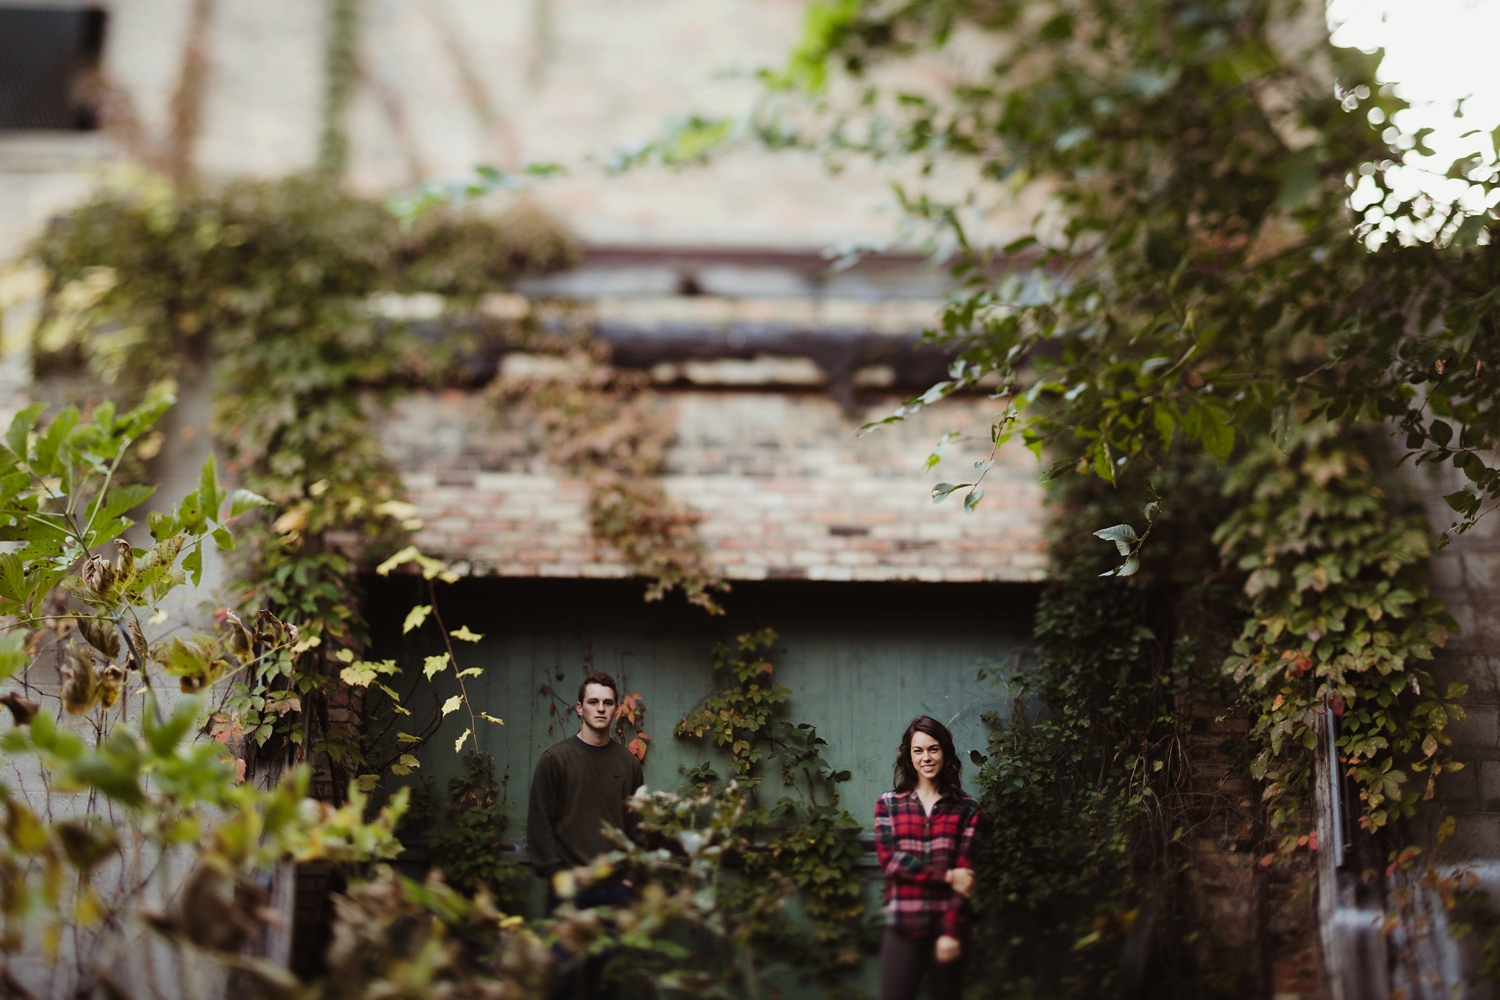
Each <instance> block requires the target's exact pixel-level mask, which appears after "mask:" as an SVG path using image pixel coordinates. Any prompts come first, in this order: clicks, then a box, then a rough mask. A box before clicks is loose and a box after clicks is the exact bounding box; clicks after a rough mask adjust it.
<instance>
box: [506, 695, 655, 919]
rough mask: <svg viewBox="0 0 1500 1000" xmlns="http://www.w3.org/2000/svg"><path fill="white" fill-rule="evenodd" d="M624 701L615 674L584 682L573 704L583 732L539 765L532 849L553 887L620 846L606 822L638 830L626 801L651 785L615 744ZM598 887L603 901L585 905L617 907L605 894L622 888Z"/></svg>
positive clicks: (536, 866)
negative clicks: (562, 875)
mask: <svg viewBox="0 0 1500 1000" xmlns="http://www.w3.org/2000/svg"><path fill="white" fill-rule="evenodd" d="M619 703H620V698H619V688H618V687H616V685H615V679H614V678H613V677H611V676H609V675H608V674H601V673H599V672H598V671H595V672H594V673H591V674H589V675H588V676H587V677H585V678H584V679H583V683H582V684H580V685H578V703H577V704H576V705H574V706H573V710H574V711H576V712H577V713H578V715H579V718H580V719H581V720H582V724H581V725H580V726H579V727H578V734H577V735H576V736H572V737H569V738H568V739H565V740H563V741H562V742H561V743H558V744H556V745H555V746H553V747H550V748H549V749H548V750H547V751H546V752H545V753H543V754H542V759H541V760H539V761H537V764H536V774H535V775H534V776H533V777H532V779H531V805H530V808H529V809H528V811H527V815H526V845H527V850H528V853H529V854H530V858H531V867H532V869H533V870H534V871H535V872H536V873H537V874H538V875H540V876H541V877H542V878H544V879H547V881H548V883H549V885H550V883H551V880H552V876H553V875H555V874H557V873H558V872H560V871H562V870H564V869H567V868H576V867H578V866H579V865H586V864H588V863H589V862H591V861H593V860H594V858H595V857H597V856H598V855H600V854H605V853H607V852H609V851H612V850H614V849H615V848H616V846H617V845H615V844H614V843H613V842H611V841H610V839H609V838H608V837H606V836H605V834H604V827H605V824H609V825H610V826H613V827H616V828H618V829H621V830H625V831H626V832H627V833H628V832H629V831H630V830H631V828H632V827H633V826H634V820H633V816H632V814H631V813H630V811H629V810H628V809H627V808H626V807H625V800H626V799H627V798H629V797H630V796H631V795H633V794H634V793H635V790H636V789H637V788H640V787H641V785H643V784H644V783H645V777H644V775H643V773H642V771H641V762H640V761H638V760H636V759H635V756H634V755H633V754H631V752H630V751H629V750H626V749H625V748H624V747H623V746H621V745H620V744H619V743H616V742H615V741H614V740H612V739H610V736H609V727H610V726H611V725H613V724H614V721H615V713H616V712H617V711H618V709H619ZM595 888H597V889H598V890H602V893H601V894H600V896H601V898H600V899H599V900H598V901H592V900H589V901H586V900H583V899H580V900H578V902H579V904H580V905H582V906H597V905H600V904H603V903H606V902H614V900H613V899H607V898H605V897H607V896H609V895H610V890H611V889H613V890H614V892H619V890H620V888H621V887H608V886H599V887H595ZM627 894H628V890H627ZM589 895H590V896H592V895H595V893H589Z"/></svg>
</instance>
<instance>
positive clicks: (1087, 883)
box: [974, 456, 1253, 998]
mask: <svg viewBox="0 0 1500 1000" xmlns="http://www.w3.org/2000/svg"><path fill="white" fill-rule="evenodd" d="M1151 485H1153V484H1148V483H1142V482H1139V481H1138V480H1137V479H1136V478H1135V477H1134V474H1133V473H1132V474H1128V476H1127V479H1126V482H1125V483H1123V484H1122V488H1121V489H1120V490H1118V491H1116V490H1113V489H1110V488H1109V487H1108V486H1107V485H1105V484H1102V483H1100V482H1099V480H1097V479H1093V480H1088V479H1082V478H1080V477H1074V478H1070V479H1067V480H1062V481H1059V482H1056V483H1054V484H1052V486H1051V487H1050V489H1049V509H1050V523H1049V531H1048V542H1049V544H1048V553H1049V562H1050V568H1049V577H1050V578H1051V581H1052V582H1050V583H1049V584H1048V586H1047V587H1046V588H1045V589H1044V591H1043V592H1042V594H1041V597H1040V599H1039V601H1038V603H1037V609H1036V613H1035V618H1034V636H1035V646H1034V647H1033V648H1032V649H1030V650H1028V651H1025V652H1024V653H1023V655H1022V656H1021V657H1020V658H1018V661H1017V662H1016V663H1015V664H1013V665H1011V666H1009V667H1008V668H1004V669H1000V670H997V669H996V668H993V667H987V668H985V669H984V670H983V671H981V679H985V677H989V676H995V677H996V679H997V681H1000V682H1003V683H1004V684H1005V685H1006V687H1007V689H1008V693H1009V694H1010V696H1011V701H1012V708H1011V712H1010V716H1009V718H1008V719H1005V720H1002V719H1001V718H999V717H997V716H990V717H988V718H987V719H986V722H987V723H988V724H989V726H990V727H991V734H990V739H989V745H988V747H987V752H986V753H985V754H983V755H977V756H976V759H975V762H976V763H978V764H980V769H979V776H978V787H979V796H980V802H981V805H982V807H983V814H982V815H983V822H982V823H981V826H980V832H979V839H978V841H977V851H976V871H977V876H978V882H979V888H978V890H977V892H976V894H975V901H976V902H975V909H976V916H977V926H976V928H975V931H974V941H975V951H974V954H975V956H976V959H975V961H977V962H978V963H979V967H980V969H981V971H980V973H979V975H978V981H979V982H980V983H982V984H983V987H982V993H983V995H985V996H990V997H996V998H1011V997H1026V996H1035V995H1043V996H1060V997H1095V996H1111V995H1132V994H1133V993H1134V992H1135V991H1136V990H1137V989H1139V988H1141V983H1142V981H1141V979H1140V975H1141V974H1142V972H1143V970H1142V969H1136V970H1135V971H1134V972H1131V971H1130V970H1129V969H1128V968H1125V966H1126V965H1127V964H1128V963H1126V962H1124V961H1123V960H1122V957H1121V956H1122V950H1123V948H1124V943H1125V940H1126V938H1127V936H1128V935H1130V934H1131V932H1132V930H1133V929H1134V930H1136V932H1137V934H1138V935H1139V934H1140V933H1141V931H1140V929H1138V928H1136V924H1137V922H1138V921H1143V922H1144V927H1145V931H1144V933H1145V935H1146V937H1145V941H1144V942H1143V944H1144V946H1145V947H1147V948H1149V950H1150V953H1151V954H1152V956H1153V958H1152V962H1153V971H1152V973H1151V975H1152V976H1153V982H1154V985H1155V986H1156V987H1157V988H1159V989H1160V990H1161V991H1162V995H1175V994H1174V993H1173V992H1172V991H1174V990H1178V989H1181V990H1182V991H1184V993H1186V994H1190V993H1191V991H1192V990H1194V989H1201V988H1204V987H1206V986H1207V985H1208V977H1206V976H1204V975H1203V974H1201V973H1199V972H1197V971H1195V969H1194V956H1193V955H1191V954H1189V953H1188V950H1187V949H1186V948H1185V947H1184V945H1183V943H1182V942H1183V938H1184V936H1185V935H1186V934H1188V933H1189V932H1190V925H1191V923H1192V917H1191V913H1192V908H1193V893H1194V889H1193V885H1192V883H1191V882H1190V880H1189V879H1190V876H1189V875H1188V874H1187V871H1188V867H1189V859H1190V845H1191V844H1192V843H1193V842H1194V840H1195V839H1196V838H1200V837H1208V836H1213V835H1215V834H1216V833H1217V832H1218V827H1220V826H1221V825H1224V824H1228V823H1230V822H1234V823H1236V824H1239V823H1243V822H1246V821H1249V822H1250V823H1251V825H1252V826H1253V813H1251V812H1249V811H1247V810H1241V809H1240V808H1239V807H1238V806H1237V805H1236V804H1235V803H1234V802H1232V801H1225V800H1224V798H1223V797H1221V796H1219V795H1217V794H1215V793H1214V792H1213V791H1212V790H1211V789H1205V788H1202V787H1199V786H1198V785H1197V784H1195V782H1194V780H1193V760H1192V757H1193V752H1194V751H1193V749H1192V748H1191V745H1190V741H1191V740H1192V739H1193V734H1194V730H1195V722H1196V720H1197V719H1198V717H1199V715H1201V712H1202V710H1204V709H1211V710H1212V713H1213V714H1216V715H1217V714H1226V713H1229V712H1230V711H1232V708H1231V707H1230V706H1231V705H1232V701H1233V698H1234V694H1235V692H1234V689H1233V685H1232V684H1230V683H1229V682H1228V681H1227V679H1225V678H1223V677H1222V676H1221V675H1220V673H1219V671H1218V669H1217V667H1218V663H1219V656H1218V654H1219V652H1220V651H1221V650H1223V651H1227V646H1228V643H1229V641H1230V640H1231V639H1232V637H1233V635H1234V631H1235V627H1236V624H1237V616H1236V612H1237V610H1238V608H1237V601H1236V599H1235V591H1234V587H1233V586H1232V583H1231V581H1227V580H1224V579H1222V578H1221V575H1220V571H1219V561H1218V554H1217V552H1216V551H1215V549H1214V546H1213V545H1212V543H1211V538H1210V536H1211V534H1212V532H1213V529H1214V527H1215V525H1216V524H1217V523H1218V521H1219V519H1220V518H1221V517H1222V516H1223V514H1224V512H1225V509H1226V504H1225V501H1224V500H1223V499H1222V498H1221V497H1220V495H1219V494H1220V475H1219V473H1218V471H1217V470H1216V469H1215V468H1214V467H1213V466H1212V465H1211V464H1209V463H1199V462H1193V461H1190V460H1187V459H1185V458H1182V457H1181V456H1179V458H1178V461H1177V462H1176V463H1174V466H1173V467H1172V468H1171V469H1169V470H1167V471H1166V472H1164V473H1162V474H1161V475H1159V476H1157V477H1156V478H1155V480H1154V485H1155V487H1156V488H1157V489H1158V490H1159V491H1160V492H1161V493H1162V494H1163V496H1164V497H1165V498H1166V499H1164V500H1163V501H1161V502H1155V501H1153V502H1152V503H1151V504H1150V505H1148V507H1147V509H1145V510H1142V509H1140V508H1136V507H1135V506H1134V505H1133V504H1132V503H1131V502H1130V499H1129V498H1130V497H1131V496H1133V495H1139V494H1143V493H1149V492H1150V487H1151ZM1127 487H1128V488H1127ZM1132 522H1133V523H1134V524H1135V525H1140V526H1144V525H1147V524H1149V529H1145V530H1142V531H1141V532H1139V534H1140V535H1144V534H1146V532H1147V530H1149V532H1150V534H1151V535H1152V537H1153V539H1154V542H1153V544H1151V545H1148V546H1145V547H1143V548H1139V549H1135V550H1134V551H1135V552H1136V553H1137V554H1138V559H1139V562H1138V567H1137V569H1136V571H1135V572H1133V573H1131V574H1127V575H1123V576H1122V575H1119V574H1116V573H1114V572H1113V569H1112V567H1113V566H1114V565H1115V564H1116V563H1117V562H1118V559H1117V556H1118V555H1123V554H1124V553H1123V552H1120V551H1119V548H1125V549H1127V550H1128V549H1130V548H1131V546H1132V545H1133V544H1134V541H1136V540H1138V539H1137V538H1136V536H1137V534H1138V533H1137V531H1136V530H1135V529H1134V528H1132V530H1131V531H1130V539H1129V540H1126V536H1125V535H1124V533H1123V532H1115V533H1114V536H1119V537H1114V536H1111V537H1109V538H1107V539H1106V540H1107V541H1109V542H1111V543H1113V544H1109V545H1104V544H1101V543H1100V541H1099V540H1097V539H1096V538H1095V537H1094V536H1095V534H1097V533H1096V532H1093V531H1091V530H1089V529H1090V528H1092V526H1093V525H1096V524H1100V523H1105V524H1108V523H1117V524H1122V525H1123V524H1130V523H1132ZM1121 543H1123V544H1121ZM1117 546H1118V547H1117ZM1226 703H1228V704H1226ZM1225 749H1226V751H1227V752H1226V753H1225V758H1226V759H1227V760H1229V761H1231V762H1232V761H1233V759H1234V756H1235V754H1234V752H1233V750H1234V745H1233V740H1232V739H1231V741H1230V743H1229V745H1228V746H1227V747H1226V748H1225ZM1242 756H1243V754H1242ZM1197 934H1198V935H1199V936H1200V938H1201V940H1200V942H1199V945H1198V948H1199V950H1200V952H1201V953H1202V954H1213V953H1214V952H1213V951H1210V949H1219V948H1222V947H1223V946H1222V945H1220V944H1219V943H1217V940H1216V936H1215V934H1214V932H1213V931H1212V929H1210V928H1201V929H1198V931H1197ZM1138 947H1140V946H1138ZM1224 953H1225V954H1227V949H1225V951H1224ZM1229 978H1231V979H1233V976H1232V975H1230V976H1229ZM1246 985H1247V984H1246V983H1245V982H1241V981H1239V980H1234V981H1233V982H1232V983H1230V984H1229V989H1227V990H1226V994H1227V995H1238V994H1236V993H1235V992H1234V991H1235V990H1236V989H1241V988H1244V987H1245V986H1246Z"/></svg>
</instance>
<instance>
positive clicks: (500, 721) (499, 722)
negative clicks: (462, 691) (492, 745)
mask: <svg viewBox="0 0 1500 1000" xmlns="http://www.w3.org/2000/svg"><path fill="white" fill-rule="evenodd" d="M479 717H480V718H481V719H483V720H484V721H486V722H493V723H494V724H495V725H497V726H503V725H505V720H504V719H497V718H495V717H494V716H493V715H491V714H490V713H488V712H480V713H479Z"/></svg>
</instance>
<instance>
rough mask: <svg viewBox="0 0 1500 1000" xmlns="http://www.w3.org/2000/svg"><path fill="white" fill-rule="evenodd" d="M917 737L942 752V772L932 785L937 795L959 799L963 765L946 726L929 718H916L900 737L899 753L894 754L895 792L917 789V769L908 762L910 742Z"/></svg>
mask: <svg viewBox="0 0 1500 1000" xmlns="http://www.w3.org/2000/svg"><path fill="white" fill-rule="evenodd" d="M917 733H926V734H927V735H928V736H931V737H932V738H933V739H935V740H937V741H938V746H940V747H942V749H943V768H942V770H940V771H938V774H937V780H936V781H934V782H933V784H935V785H937V789H938V794H940V795H941V796H942V797H943V798H945V799H947V798H955V799H956V798H963V794H964V779H963V770H964V765H963V761H961V760H959V759H958V751H957V750H955V749H953V734H952V733H950V732H948V727H947V726H945V725H943V724H942V723H941V722H939V721H938V720H936V719H934V718H933V717H932V716H930V715H919V716H917V717H916V718H915V719H912V720H911V725H909V726H907V727H906V732H904V733H902V734H901V749H899V750H897V751H896V774H895V778H896V791H898V792H910V791H912V790H913V789H915V788H916V787H917V769H916V766H915V765H913V764H912V762H911V738H912V737H913V736H915V735H916V734H917Z"/></svg>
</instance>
